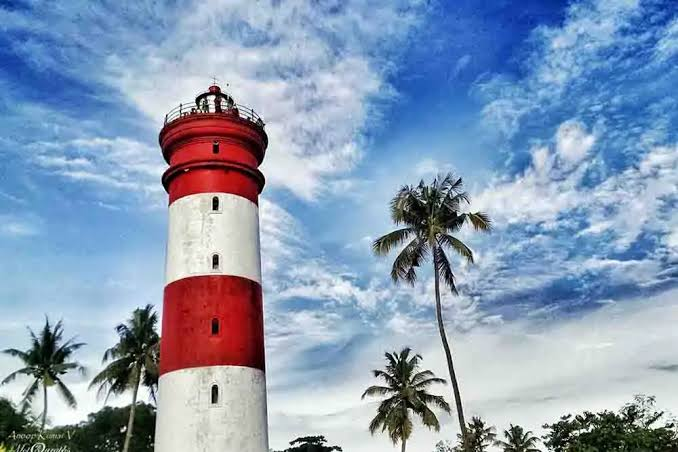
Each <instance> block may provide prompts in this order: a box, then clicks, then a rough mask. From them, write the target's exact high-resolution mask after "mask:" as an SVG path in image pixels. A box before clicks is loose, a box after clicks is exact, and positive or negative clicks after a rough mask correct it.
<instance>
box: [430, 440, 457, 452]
mask: <svg viewBox="0 0 678 452" xmlns="http://www.w3.org/2000/svg"><path fill="white" fill-rule="evenodd" d="M434 452H454V446H453V445H452V442H451V441H438V442H437V443H436V449H435V451H434Z"/></svg>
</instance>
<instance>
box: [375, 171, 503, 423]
mask: <svg viewBox="0 0 678 452" xmlns="http://www.w3.org/2000/svg"><path fill="white" fill-rule="evenodd" d="M462 188H463V184H462V180H461V178H454V177H452V175H451V174H447V175H446V176H445V177H442V176H439V177H436V178H435V179H433V182H432V183H431V184H430V185H426V184H425V183H424V181H423V180H422V181H421V182H420V183H419V185H417V186H411V185H406V186H404V187H402V188H401V189H400V191H399V192H398V193H397V194H396V196H395V197H394V198H393V200H392V201H391V219H392V220H393V222H394V223H395V224H396V225H398V226H402V227H401V228H399V229H396V230H395V231H392V232H390V233H388V234H386V235H384V236H382V237H380V238H378V239H377V240H375V242H374V243H373V245H372V249H373V251H374V253H375V254H376V255H379V256H385V255H387V254H388V253H389V252H391V251H392V250H393V249H394V248H396V247H400V246H401V245H404V244H405V243H407V244H406V245H405V247H404V248H403V249H402V251H400V253H399V254H398V256H397V257H396V259H395V261H393V267H392V270H391V278H392V279H393V281H394V282H396V283H397V282H399V281H405V282H407V283H409V284H411V285H414V283H415V282H416V281H417V271H418V269H419V267H420V266H421V265H422V263H423V262H424V261H425V260H426V259H427V258H428V257H432V261H433V275H434V284H435V308H436V318H437V322H438V331H439V332H440V338H441V340H442V343H443V349H444V350H445V357H446V359H447V368H448V371H449V373H450V380H451V381H452V390H453V392H454V400H455V403H456V408H457V417H458V420H459V428H460V430H461V433H462V435H465V434H466V421H465V419H464V410H463V407H462V401H461V395H460V390H459V382H458V381H457V376H456V373H455V370H454V364H453V361H452V352H451V351H450V345H449V342H448V340H447V335H446V333H445V326H444V322H443V313H442V308H441V303H440V279H441V278H442V280H443V284H445V286H446V287H447V288H448V289H449V290H450V291H451V292H452V293H455V294H456V293H457V287H456V285H455V276H454V273H453V271H452V265H451V264H450V260H449V259H448V257H447V254H446V250H448V249H451V250H453V251H454V252H456V253H458V254H459V255H461V256H462V257H463V258H465V259H466V260H467V261H468V262H469V263H472V262H473V252H472V251H471V249H470V248H469V247H468V246H466V245H465V244H464V243H463V242H462V241H461V240H459V239H458V238H456V237H455V236H454V235H453V234H454V233H456V232H458V231H459V230H460V229H461V228H462V227H463V226H464V225H467V224H470V225H471V226H472V227H473V228H474V229H475V230H477V231H489V230H490V226H491V223H490V219H489V217H488V216H487V215H486V214H484V213H481V212H476V213H466V212H462V211H461V210H460V209H461V205H462V203H467V204H468V203H469V196H468V194H467V193H466V192H464V191H463V189H462Z"/></svg>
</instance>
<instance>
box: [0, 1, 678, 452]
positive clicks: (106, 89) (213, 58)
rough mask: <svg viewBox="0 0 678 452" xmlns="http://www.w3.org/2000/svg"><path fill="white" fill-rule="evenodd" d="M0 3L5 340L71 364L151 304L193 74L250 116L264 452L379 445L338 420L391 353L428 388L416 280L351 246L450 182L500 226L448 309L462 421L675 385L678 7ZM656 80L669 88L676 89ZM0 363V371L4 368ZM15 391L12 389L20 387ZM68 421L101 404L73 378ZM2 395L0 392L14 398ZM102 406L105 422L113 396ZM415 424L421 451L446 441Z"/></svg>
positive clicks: (430, 352) (354, 421)
mask: <svg viewBox="0 0 678 452" xmlns="http://www.w3.org/2000/svg"><path fill="white" fill-rule="evenodd" d="M454 3H455V5H454V6H450V5H449V4H448V3H447V2H442V1H441V2H436V1H426V2H424V1H415V2H404V1H403V2H400V1H377V0H374V1H369V2H364V1H343V2H324V1H303V0H290V1H283V0H281V1H271V2H267V1H260V2H250V1H236V0H231V1H206V2H205V1H203V2H195V3H194V4H192V3H190V2H168V3H166V4H158V3H154V2H130V3H129V4H126V3H124V2H110V3H107V2H100V3H96V4H94V3H92V2H84V1H83V2H77V1H73V2H60V3H41V2H30V1H25V2H24V1H16V2H3V3H2V6H0V115H1V117H2V118H3V120H2V121H1V122H0V154H1V156H2V161H3V165H2V166H1V167H0V220H1V221H0V253H2V256H3V257H4V258H3V259H2V260H1V261H0V272H1V274H2V275H3V277H4V284H2V287H1V288H0V337H2V345H3V346H5V345H7V346H22V344H25V343H26V337H25V336H26V333H25V326H26V325H30V326H32V327H34V328H37V327H39V324H40V322H41V318H42V316H43V315H44V314H45V313H47V314H49V315H50V316H51V317H54V318H63V319H64V321H65V323H66V327H67V329H68V331H70V332H71V333H73V334H78V335H79V337H80V338H81V339H83V340H85V341H86V342H87V343H88V344H89V346H88V348H87V349H85V350H84V351H83V352H82V354H81V358H82V360H83V361H84V362H85V363H86V364H87V365H88V366H89V367H90V368H91V369H92V370H96V368H97V366H98V361H99V359H100V356H101V354H102V352H103V350H104V349H105V348H106V347H107V346H110V344H111V343H112V341H113V340H114V335H113V333H112V327H113V325H115V324H116V323H117V322H119V321H121V320H122V319H124V318H125V317H126V315H127V314H128V312H129V311H130V310H131V309H133V308H134V307H136V306H139V305H143V304H145V303H149V302H150V303H153V304H155V305H156V306H158V307H160V305H161V298H162V288H163V284H164V283H163V265H164V247H165V234H166V210H165V203H166V200H165V193H164V191H163V189H162V186H161V184H160V182H159V177H160V174H161V173H162V171H163V169H164V162H163V160H162V158H161V156H160V151H159V148H158V146H157V133H158V131H159V129H160V127H161V125H162V119H163V117H164V114H165V113H166V112H167V111H169V110H170V109H171V108H172V107H174V106H175V105H176V104H177V103H179V102H182V101H186V100H190V99H191V98H192V97H193V96H194V95H195V93H197V92H199V91H201V90H202V89H204V88H205V87H206V86H207V85H208V84H209V81H210V77H211V76H212V75H216V76H217V77H218V78H219V79H221V80H223V81H227V82H229V83H230V87H229V90H230V91H231V93H232V94H233V95H234V97H235V98H236V99H237V101H238V102H240V103H243V104H246V105H250V106H252V107H253V108H254V109H255V110H256V111H257V112H259V113H260V114H261V115H262V116H263V117H264V118H265V120H266V122H267V131H268V133H269V137H270V143H271V144H270V147H269V150H268V154H267V157H266V161H265V163H264V166H263V168H262V170H263V171H264V173H265V174H266V176H267V181H268V182H267V186H266V188H265V191H264V195H263V200H262V203H261V216H262V219H261V228H262V255H263V256H262V262H263V266H264V279H265V281H264V290H265V304H266V328H267V359H268V374H267V377H268V384H269V416H270V425H271V440H272V445H273V446H275V447H281V446H282V445H283V444H284V443H285V442H286V441H288V440H290V439H292V438H293V437H295V436H298V435H301V434H306V433H316V432H317V433H323V434H326V435H327V436H328V437H329V438H330V439H332V440H333V441H334V442H336V443H339V444H341V445H343V446H345V447H346V450H351V451H358V452H360V451H367V450H370V451H387V450H391V446H390V444H389V443H388V442H387V441H386V439H384V438H380V437H375V438H370V437H369V434H368V433H367V431H366V425H367V422H368V420H369V417H370V414H371V412H372V410H373V409H374V405H373V404H371V403H370V402H366V401H360V399H359V396H360V394H361V391H362V389H364V387H365V386H367V385H368V384H370V377H369V373H368V369H371V368H374V367H377V366H379V365H380V360H381V354H382V353H383V351H384V350H386V349H389V350H390V349H394V348H399V347H401V346H403V345H410V346H412V347H414V348H416V349H417V350H419V351H421V353H422V354H423V355H424V362H425V363H426V365H427V366H429V367H431V368H432V369H434V370H435V371H436V372H438V373H440V374H441V375H445V369H444V366H443V361H442V356H441V353H440V350H439V348H440V347H439V343H438V338H437V336H436V332H435V330H434V323H433V321H434V318H433V312H432V310H431V307H432V303H431V300H432V281H431V278H430V275H429V274H427V273H426V272H424V273H423V274H422V278H421V284H420V285H419V286H418V287H416V288H413V289H412V288H407V287H394V286H393V285H392V284H391V282H390V281H389V279H388V270H389V260H387V259H376V258H374V257H373V256H372V255H371V254H370V247H369V245H370V242H371V241H372V240H373V239H374V238H375V237H376V236H378V235H379V234H381V233H384V232H387V231H388V230H389V228H390V227H391V224H390V221H389V218H388V213H387V208H386V207H387V203H388V201H389V199H390V197H391V196H392V195H393V193H394V191H395V190H396V189H397V188H398V186H399V185H401V184H404V183H415V182H417V181H418V180H419V179H420V178H422V177H423V178H431V177H432V176H433V175H434V174H435V173H437V172H446V171H454V172H455V173H457V174H460V175H461V176H463V177H464V180H465V181H466V186H467V188H468V190H469V192H470V193H471V196H472V200H473V205H472V207H473V209H474V210H484V211H487V212H488V213H489V214H490V215H491V216H492V218H493V219H494V220H495V225H496V228H495V231H494V232H493V233H492V234H490V235H484V236H478V235H477V234H473V233H472V232H466V233H463V234H462V238H463V239H464V240H467V241H468V243H469V244H470V246H471V247H472V248H473V249H474V251H475V253H476V256H477V263H476V265H474V266H472V267H469V266H467V265H465V264H463V263H462V262H461V261H458V262H457V263H456V265H457V272H458V276H459V281H460V290H461V295H460V296H459V297H450V296H446V297H445V300H444V302H445V310H446V311H445V315H446V319H447V323H448V325H449V330H450V333H451V334H452V335H453V338H454V344H455V351H456V355H457V363H458V364H457V365H458V367H459V374H460V380H461V385H462V391H463V394H464V395H465V400H466V403H467V406H468V408H467V410H468V412H469V414H480V415H483V416H485V417H487V418H488V419H489V420H490V421H491V422H493V423H495V424H496V425H497V426H498V427H500V428H504V427H506V426H507V425H508V423H509V422H514V423H516V422H517V423H522V424H525V425H526V426H527V427H529V428H531V429H534V430H538V429H539V426H540V425H541V424H542V423H543V422H544V421H548V420H550V419H555V418H556V417H557V416H558V415H560V414H561V413H563V412H565V411H567V410H578V409H584V408H590V409H596V408H600V407H610V408H613V407H615V406H618V405H620V404H621V403H624V402H625V401H627V400H628V399H630V397H631V396H632V395H633V394H635V393H638V392H646V393H653V394H656V395H657V396H658V397H659V401H660V403H662V404H664V405H665V406H666V407H667V408H669V409H671V408H672V409H673V411H674V412H678V397H677V396H676V395H675V394H672V393H671V391H670V390H669V386H670V385H671V382H673V381H675V378H676V375H675V373H671V372H668V371H666V369H669V368H671V365H673V364H675V363H676V362H678V356H676V355H675V353H672V351H675V343H676V342H675V341H676V340H677V339H678V338H677V337H676V335H677V334H678V333H676V332H675V331H674V330H675V328H674V325H675V322H676V320H677V319H678V287H677V286H678V284H677V282H678V215H677V214H676V211H677V210H676V205H677V204H678V189H677V188H676V187H677V186H678V147H677V146H678V139H677V136H676V135H677V131H678V113H677V112H678V108H677V107H678V105H677V104H678V97H677V96H676V89H675V85H676V83H675V80H678V69H677V68H678V65H677V64H676V63H677V62H678V15H677V14H676V13H675V11H674V10H672V8H671V2H670V1H665V2H661V1H633V0H607V1H603V0H599V1H594V0H591V1H571V2H556V1H552V2H544V1H536V0H534V1H524V2H520V6H516V5H515V4H511V2H508V1H495V2H472V1H463V2H454ZM672 82H673V83H672ZM15 365H16V363H15V362H13V361H12V360H10V359H8V358H0V371H1V373H3V374H4V373H7V372H8V371H9V370H10V369H11V368H12V367H13V366H15ZM22 383H23V382H22ZM71 384H72V385H73V387H74V388H75V392H76V393H77V394H78V395H79V401H80V407H79V409H78V410H75V411H73V410H68V409H67V408H66V407H64V406H63V405H59V403H56V405H55V408H54V411H53V412H52V422H53V423H56V424H59V423H67V422H75V421H77V420H79V419H82V418H83V417H84V416H85V415H86V413H87V412H89V411H93V410H95V409H97V408H98V407H99V406H100V403H99V402H97V401H96V400H95V398H94V394H90V393H87V391H86V384H87V382H86V381H84V380H81V379H79V378H78V377H72V380H71ZM21 388H22V386H21V384H17V385H12V386H9V387H5V388H0V394H7V395H10V396H12V397H14V398H15V399H16V398H17V394H18V391H20V389H21ZM116 403H119V404H123V403H127V400H126V399H125V398H121V399H118V400H116ZM443 423H444V425H443V430H442V431H441V432H440V433H432V432H427V431H425V430H421V429H418V430H417V431H416V432H415V436H414V438H413V446H414V447H417V448H420V450H432V449H433V444H435V442H436V441H437V440H439V439H446V438H453V437H454V436H455V435H456V427H455V425H454V424H455V421H454V418H453V417H445V416H443Z"/></svg>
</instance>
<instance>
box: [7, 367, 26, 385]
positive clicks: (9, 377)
mask: <svg viewBox="0 0 678 452" xmlns="http://www.w3.org/2000/svg"><path fill="white" fill-rule="evenodd" d="M32 373H33V369H32V368H30V367H24V368H22V369H19V370H15V371H14V372H12V373H11V374H9V375H7V376H6V377H5V379H4V380H2V382H0V386H1V385H4V384H7V383H10V382H12V381H14V380H15V379H16V377H18V376H19V375H31V374H32Z"/></svg>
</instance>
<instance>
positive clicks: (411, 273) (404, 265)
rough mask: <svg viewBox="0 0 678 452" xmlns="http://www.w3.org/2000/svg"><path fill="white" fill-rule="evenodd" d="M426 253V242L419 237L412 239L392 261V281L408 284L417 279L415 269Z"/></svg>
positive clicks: (412, 283)
mask: <svg viewBox="0 0 678 452" xmlns="http://www.w3.org/2000/svg"><path fill="white" fill-rule="evenodd" d="M427 255H428V245H427V244H426V242H425V241H423V240H421V239H419V238H414V239H412V241H411V242H410V243H409V244H408V245H407V246H406V247H405V248H403V250H402V251H401V252H400V254H398V257H396V259H395V260H394V261H393V267H392V268H391V279H392V280H393V282H396V283H397V282H398V281H405V282H407V283H409V284H410V285H414V283H415V282H416V280H417V273H416V270H415V269H416V268H418V267H419V266H420V265H421V263H422V261H423V260H424V259H426V256H427Z"/></svg>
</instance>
